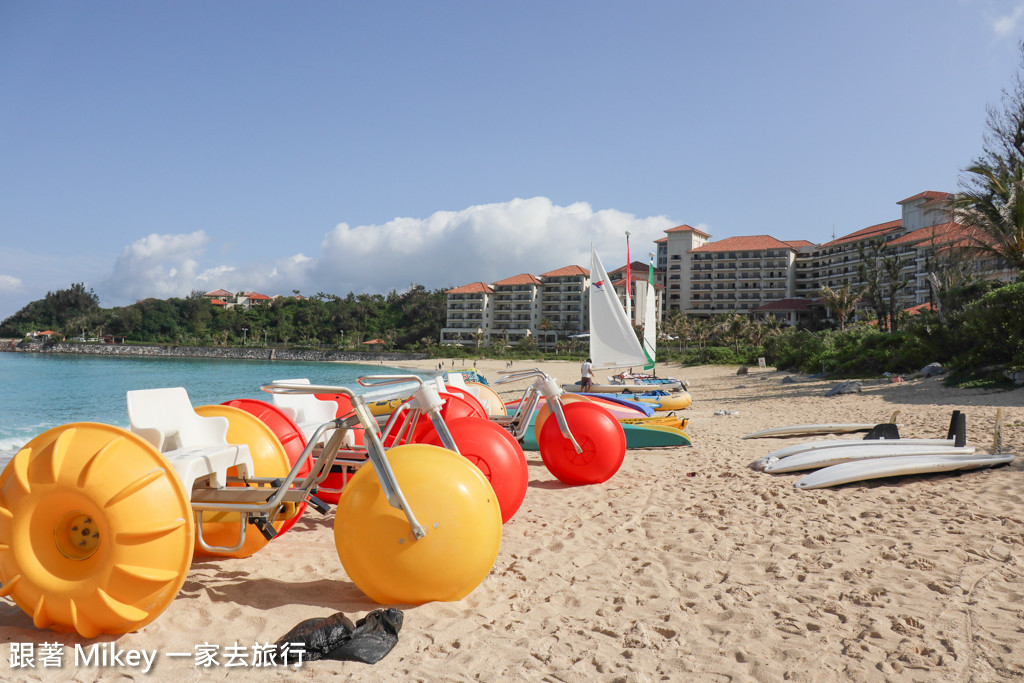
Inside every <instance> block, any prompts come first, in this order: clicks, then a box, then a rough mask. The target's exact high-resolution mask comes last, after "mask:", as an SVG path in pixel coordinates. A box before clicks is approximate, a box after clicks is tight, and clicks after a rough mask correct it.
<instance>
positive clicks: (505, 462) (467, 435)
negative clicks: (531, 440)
mask: <svg viewBox="0 0 1024 683" xmlns="http://www.w3.org/2000/svg"><path fill="white" fill-rule="evenodd" d="M447 424H448V431H450V432H451V433H452V439H454V441H455V445H456V446H458V448H459V452H460V453H461V454H462V456H463V457H465V458H466V459H467V460H469V461H470V462H471V463H473V464H474V465H476V466H477V467H478V468H479V469H480V471H481V472H483V473H484V476H485V477H487V481H489V482H490V483H491V488H493V489H494V494H495V495H496V496H497V497H498V505H499V506H500V507H501V523H502V524H504V523H505V522H507V521H508V520H510V519H512V515H514V514H515V513H516V511H517V510H518V509H519V506H520V505H522V504H523V499H524V498H525V497H526V486H527V484H529V481H530V473H529V471H528V469H527V467H526V456H525V455H524V454H523V449H522V447H520V445H519V442H517V441H516V440H515V439H513V438H512V435H511V434H509V433H508V432H507V431H505V430H504V429H502V428H501V427H499V426H498V425H496V424H495V423H493V422H491V421H490V420H484V419H480V418H478V417H458V418H455V419H454V420H451V421H449V422H448V423H447ZM423 443H427V444H431V445H434V446H440V445H441V437H439V436H438V435H437V433H436V432H433V431H432V432H431V433H430V435H429V436H428V438H427V440H426V441H424V442H423Z"/></svg>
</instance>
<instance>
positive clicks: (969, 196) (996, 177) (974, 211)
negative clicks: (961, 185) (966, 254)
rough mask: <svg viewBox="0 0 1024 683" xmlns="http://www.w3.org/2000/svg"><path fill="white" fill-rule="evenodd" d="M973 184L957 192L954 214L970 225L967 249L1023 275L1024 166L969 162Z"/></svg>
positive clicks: (968, 171) (961, 221) (968, 170)
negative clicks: (1010, 167)
mask: <svg viewBox="0 0 1024 683" xmlns="http://www.w3.org/2000/svg"><path fill="white" fill-rule="evenodd" d="M966 173H968V174H970V175H971V176H973V184H972V185H971V186H970V187H967V188H965V189H964V190H962V191H961V192H960V193H959V194H957V196H956V199H955V200H954V207H955V208H954V215H955V217H956V220H957V222H959V223H963V224H964V225H967V226H969V227H970V229H971V232H970V238H969V239H970V245H969V247H968V248H969V249H971V250H973V251H975V252H976V253H978V254H980V255H988V256H992V257H994V258H995V259H997V261H1001V262H1003V263H1004V264H1005V265H1006V266H1008V267H1010V268H1014V269H1016V270H1018V271H1019V272H1020V273H1021V275H1022V276H1024V167H1022V166H1020V165H1018V166H1017V167H1016V168H1014V169H1013V170H1012V171H1011V172H1009V173H1003V172H1001V171H1000V170H999V169H996V168H991V167H987V166H972V167H970V168H968V169H967V170H966Z"/></svg>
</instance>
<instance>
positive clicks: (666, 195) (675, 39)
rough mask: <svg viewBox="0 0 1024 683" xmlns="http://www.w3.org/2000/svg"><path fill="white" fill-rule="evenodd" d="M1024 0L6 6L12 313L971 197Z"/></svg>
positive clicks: (449, 271) (4, 139)
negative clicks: (944, 196)
mask: <svg viewBox="0 0 1024 683" xmlns="http://www.w3.org/2000/svg"><path fill="white" fill-rule="evenodd" d="M1022 15H1024V0H902V1H899V2H892V1H891V0H890V1H885V2H881V1H875V0H858V1H857V2H821V1H820V0H815V1H803V0H792V1H787V2H782V1H778V2H770V1H766V0H756V1H754V0H751V1H746V0H739V1H736V2H728V3H725V2H722V3H717V2H716V3H700V2H683V1H677V2H645V1H639V2H629V3H627V2H602V1H600V0H598V1H594V0H591V1H587V2H573V1H565V2H560V1H554V2H552V1H548V2H532V1H526V2H506V3H497V2H446V1H441V0H438V1H434V2H422V1H415V2H414V1H411V0H410V1H407V2H393V1H390V0H382V1H380V2H340V1H339V2H316V1H307V2H298V3H284V2H267V1H263V0H251V1H249V2H227V1H226V2H214V3H211V2H187V1H175V2H163V1H158V0H154V1H153V2H127V1H123V2H105V1H103V0H93V1H90V2H88V3H83V2H71V1H63V2H49V1H47V0H40V1H38V2H16V1H14V0H0V93H2V98H0V102H2V106H0V234H2V244H3V246H2V251H0V319H2V318H4V317H7V316H8V315H11V314H13V313H14V312H16V311H17V310H18V309H19V308H21V306H23V305H24V304H26V303H28V302H29V301H32V300H34V299H38V298H40V297H42V296H43V295H45V293H46V292H47V291H52V290H57V289H62V288H65V287H67V286H69V285H70V284H71V283H74V282H84V283H86V285H87V286H88V287H91V288H92V289H94V290H95V291H96V293H97V294H98V295H99V296H100V303H101V305H103V306H104V307H111V306H117V305H124V304H129V303H132V302H134V301H136V300H138V299H140V298H145V297H148V296H156V297H161V298H165V297H170V296H186V295H188V294H189V293H190V292H191V291H193V290H196V289H199V290H203V291H209V290H212V289H217V288H225V289H229V290H232V291H240V290H255V291H259V292H262V293H264V294H268V295H274V294H289V293H291V292H292V291H293V290H296V289H298V290H300V291H301V292H302V293H304V294H314V293H316V292H320V291H323V292H328V293H336V294H342V295H343V294H346V293H348V292H349V291H355V292H362V291H368V292H387V291H389V290H391V289H398V290H402V289H404V288H406V287H407V286H408V285H409V284H411V283H421V284H424V285H426V286H427V287H430V288H434V287H449V286H458V285H463V284H467V283H470V282H474V281H478V280H481V281H494V280H496V279H500V278H503V277H507V276H511V275H516V274H519V273H522V272H530V273H534V274H540V273H543V272H546V271H548V270H553V269H555V268H559V267H561V266H564V265H569V264H573V263H575V264H579V265H583V266H584V267H587V266H588V265H589V256H588V254H589V244H590V243H591V242H593V243H594V244H595V246H596V247H597V248H598V250H599V252H600V254H601V256H602V259H603V260H604V262H605V265H606V266H607V267H608V268H609V269H610V268H614V267H617V266H620V265H622V264H623V263H624V262H625V253H624V252H625V237H624V233H625V231H626V230H629V231H630V232H631V233H632V235H633V236H632V237H631V240H630V243H631V246H632V248H633V256H634V258H641V259H642V258H644V257H645V254H646V252H647V251H648V250H649V249H650V242H651V241H652V240H654V239H657V238H659V237H661V236H663V232H662V231H663V230H665V229H666V228H669V227H672V226H675V225H679V224H681V223H688V224H690V225H693V226H699V227H701V228H702V229H704V230H705V231H707V232H710V233H711V234H712V237H713V238H714V239H721V238H724V237H729V236H734V235H756V234H770V235H772V236H775V237H778V238H780V239H808V240H811V241H815V242H820V241H827V240H828V239H830V238H831V236H832V234H833V232H834V233H835V234H836V235H842V234H846V233H849V232H853V231H855V230H859V229H861V228H863V227H867V226H869V225H873V224H875V223H880V222H883V221H888V220H892V219H895V218H898V217H899V206H897V204H896V202H898V201H900V200H901V199H905V198H906V197H909V196H911V195H913V194H916V193H918V192H921V191H924V190H944V191H955V190H956V189H957V184H956V183H957V177H958V173H959V171H960V169H962V168H964V167H965V166H966V165H967V164H968V163H969V162H970V161H971V160H972V158H973V157H975V156H976V155H977V154H978V153H979V152H980V148H981V138H982V134H983V131H984V123H985V107H986V105H987V104H994V103H998V101H999V97H1000V92H1001V90H1002V89H1003V88H1004V87H1007V86H1008V85H1009V84H1010V81H1011V78H1012V76H1013V74H1014V73H1015V71H1016V69H1017V67H1018V60H1019V53H1018V51H1017V47H1016V44H1017V43H1018V42H1019V41H1020V40H1021V38H1024V16H1022Z"/></svg>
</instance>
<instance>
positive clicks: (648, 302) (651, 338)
mask: <svg viewBox="0 0 1024 683" xmlns="http://www.w3.org/2000/svg"><path fill="white" fill-rule="evenodd" d="M656 303H657V301H656V299H655V294H654V259H653V258H652V259H651V265H650V268H649V269H648V271H647V292H646V294H645V295H644V346H643V350H644V353H646V354H647V363H646V364H645V367H644V369H645V370H650V369H651V368H653V367H654V346H655V342H656V340H657V337H658V321H657V317H658V314H657V310H656Z"/></svg>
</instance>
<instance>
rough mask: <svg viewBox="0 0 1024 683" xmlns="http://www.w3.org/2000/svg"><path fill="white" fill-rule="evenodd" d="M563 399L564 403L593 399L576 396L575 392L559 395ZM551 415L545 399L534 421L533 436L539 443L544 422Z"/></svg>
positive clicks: (584, 401) (586, 401) (585, 401)
mask: <svg viewBox="0 0 1024 683" xmlns="http://www.w3.org/2000/svg"><path fill="white" fill-rule="evenodd" d="M559 398H560V399H561V401H562V405H563V406H564V405H566V404H567V403H591V402H592V401H591V400H590V399H589V398H587V397H586V396H574V395H573V394H562V395H561V396H560V397H559ZM549 417H551V408H548V402H547V401H543V402H542V403H541V404H540V409H539V410H538V411H537V419H536V420H534V421H533V438H535V439H537V443H540V431H541V430H542V429H544V423H545V422H547V419H548V418H549Z"/></svg>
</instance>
